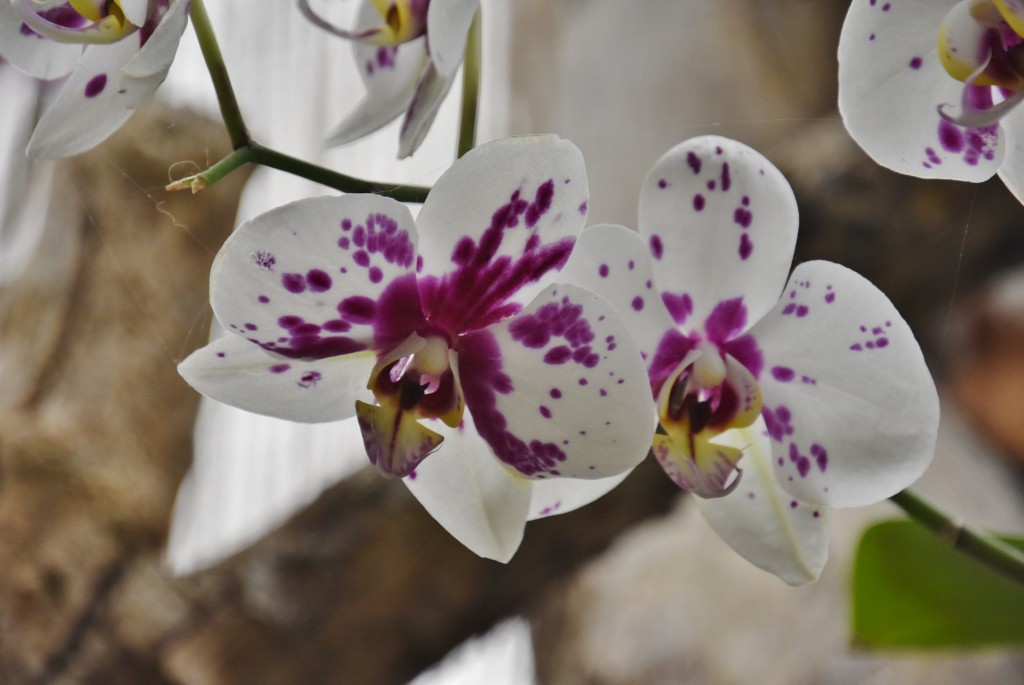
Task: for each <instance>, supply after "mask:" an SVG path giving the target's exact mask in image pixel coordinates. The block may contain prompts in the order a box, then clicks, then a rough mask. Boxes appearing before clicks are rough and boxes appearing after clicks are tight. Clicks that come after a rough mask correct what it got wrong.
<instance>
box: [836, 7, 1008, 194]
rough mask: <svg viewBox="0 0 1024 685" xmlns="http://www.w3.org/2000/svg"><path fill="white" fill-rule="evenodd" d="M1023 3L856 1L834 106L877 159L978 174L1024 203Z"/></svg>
mask: <svg viewBox="0 0 1024 685" xmlns="http://www.w3.org/2000/svg"><path fill="white" fill-rule="evenodd" d="M1022 36H1024V1H1022V0H959V1H958V0H854V1H853V3H852V4H851V5H850V10H849V12H848V13H847V15H846V21H845V22H844V24H843V30H842V35H841V36H840V39H839V110H840V112H841V113H842V116H843V122H844V123H845V124H846V128H847V130H848V131H849V132H850V135H851V136H853V138H854V140H856V141H857V143H858V144H859V145H860V146H861V147H862V148H864V150H865V152H867V153H868V154H869V155H870V156H871V157H872V158H873V159H874V160H875V161H876V162H878V163H879V164H881V165H883V166H885V167H888V168H890V169H893V170H895V171H898V172H900V173H904V174H909V175H912V176H917V177H920V178H943V179H954V180H962V181H973V182H978V181H984V180H986V179H988V178H990V177H991V176H992V175H993V174H994V173H996V172H997V171H998V173H999V176H1000V177H1001V178H1002V179H1003V182H1004V183H1005V184H1006V186H1007V187H1008V188H1009V189H1010V192H1012V193H1013V194H1014V195H1015V196H1017V198H1018V199H1022V200H1024V151H1022V150H1021V149H1020V147H1021V146H1022V145H1024V112H1022V110H1021V109H1020V108H1018V107H1017V105H1018V104H1019V103H1020V102H1021V100H1024V42H1022V40H1024V39H1022Z"/></svg>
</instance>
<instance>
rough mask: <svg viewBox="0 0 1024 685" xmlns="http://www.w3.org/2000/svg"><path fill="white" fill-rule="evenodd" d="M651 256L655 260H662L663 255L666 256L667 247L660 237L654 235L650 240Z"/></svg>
mask: <svg viewBox="0 0 1024 685" xmlns="http://www.w3.org/2000/svg"><path fill="white" fill-rule="evenodd" d="M650 246H651V255H652V256H653V257H654V258H655V259H661V257H662V255H663V254H665V246H664V245H662V244H661V237H660V236H658V235H652V236H651V239H650Z"/></svg>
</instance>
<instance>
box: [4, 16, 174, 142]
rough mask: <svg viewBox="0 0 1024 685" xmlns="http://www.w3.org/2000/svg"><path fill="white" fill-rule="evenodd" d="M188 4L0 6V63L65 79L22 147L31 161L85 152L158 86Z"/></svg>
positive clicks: (164, 76) (100, 140)
mask: <svg viewBox="0 0 1024 685" xmlns="http://www.w3.org/2000/svg"><path fill="white" fill-rule="evenodd" d="M188 8H189V2H188V0H108V1H102V0H71V1H70V2H59V1H54V0H46V1H42V0H9V1H8V0H0V57H3V58H4V59H6V60H9V61H10V62H11V63H12V64H13V65H14V66H16V67H17V68H18V69H20V70H21V71H24V72H25V73H26V74H28V75H29V76H34V77H36V78H40V79H54V78H60V77H63V76H68V78H67V80H66V82H65V83H64V84H63V86H62V87H61V90H60V92H59V93H58V94H57V95H56V97H55V99H54V100H53V102H52V103H50V105H49V106H48V107H47V109H46V111H45V112H43V115H42V117H41V118H40V120H39V123H38V124H37V125H36V128H35V132H34V133H33V135H32V138H31V139H30V140H29V143H28V150H27V152H28V154H29V155H30V156H33V157H48V158H61V157H70V156H72V155H76V154H78V153H80V152H84V151H85V150H88V149H90V148H92V147H94V146H96V145H98V144H99V143H101V142H102V141H103V140H105V139H106V138H107V137H108V136H110V135H111V134H112V133H114V131H116V130H117V129H118V128H120V127H121V125H122V124H123V123H124V122H125V121H127V120H128V117H130V116H131V114H132V112H133V111H134V110H135V109H136V108H138V107H139V106H141V105H142V104H143V103H144V102H146V100H148V99H149V97H150V96H151V95H152V94H153V93H154V92H155V91H156V89H157V88H158V87H159V86H160V84H161V83H163V81H164V78H166V76H167V71H168V69H170V66H171V62H172V61H173V60H174V54H175V52H176V51H177V49H178V41H179V40H180V39H181V35H182V33H183V32H184V31H185V26H186V24H187V23H188Z"/></svg>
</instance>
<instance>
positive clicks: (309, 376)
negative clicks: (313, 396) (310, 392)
mask: <svg viewBox="0 0 1024 685" xmlns="http://www.w3.org/2000/svg"><path fill="white" fill-rule="evenodd" d="M321 378H323V376H322V375H321V374H320V372H319V371H309V372H307V373H305V374H303V375H302V378H300V379H299V380H298V381H296V383H298V384H299V387H300V388H312V387H313V386H314V385H316V384H317V383H318V382H319V381H320V379H321Z"/></svg>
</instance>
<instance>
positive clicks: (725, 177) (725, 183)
mask: <svg viewBox="0 0 1024 685" xmlns="http://www.w3.org/2000/svg"><path fill="white" fill-rule="evenodd" d="M721 179H722V192H723V193H724V192H726V191H728V190H729V188H730V187H731V186H732V176H730V175H729V162H722V176H721Z"/></svg>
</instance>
